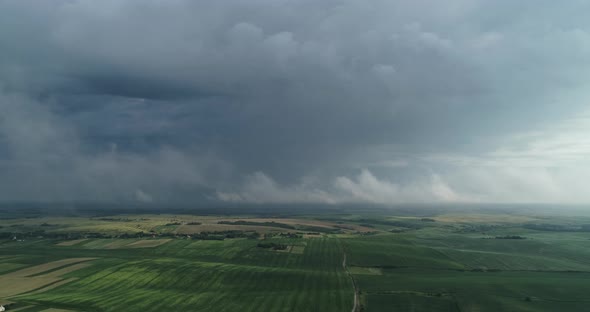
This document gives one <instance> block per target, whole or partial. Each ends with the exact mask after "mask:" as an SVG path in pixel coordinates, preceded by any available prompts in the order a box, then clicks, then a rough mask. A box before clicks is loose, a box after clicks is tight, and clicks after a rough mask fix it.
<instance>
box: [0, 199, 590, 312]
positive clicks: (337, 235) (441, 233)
mask: <svg viewBox="0 0 590 312" xmlns="http://www.w3.org/2000/svg"><path fill="white" fill-rule="evenodd" d="M290 213H291V215H280V216H277V215H276V214H277V213H276V211H271V212H270V213H260V212H250V213H243V214H233V215H231V216H228V215H223V216H221V215H215V214H211V213H208V214H202V215H199V214H198V211H196V212H194V213H186V212H182V213H178V214H155V213H152V212H150V213H141V214H138V213H136V214H130V213H125V214H123V213H121V214H116V213H113V214H111V215H108V216H100V217H97V216H95V215H88V214H90V213H87V214H85V213H77V214H75V215H67V214H62V215H46V214H43V213H37V214H33V213H29V214H26V215H18V214H15V213H14V212H4V214H2V212H0V216H4V218H1V219H0V220H1V223H0V234H1V235H2V237H3V239H1V240H0V304H5V305H6V306H7V307H8V311H11V310H18V311H24V312H27V311H29V312H31V311H56V310H50V309H57V310H61V311H160V310H163V309H166V310H171V311H240V312H241V311H357V312H360V311H584V310H585V309H586V307H587V305H588V304H590V297H588V295H587V294H588V293H589V292H590V261H589V259H590V231H587V229H588V227H586V225H588V224H590V218H588V216H586V215H584V214H583V213H580V215H579V216H576V217H572V216H557V215H551V214H549V215H547V214H531V213H529V212H526V213H525V212H523V213H521V214H513V213H506V212H502V211H496V210H489V211H488V210H486V211H480V210H478V211H471V210H464V211H460V212H457V211H456V210H448V209H442V208H439V209H428V210H415V211H409V212H408V211H406V210H395V209H366V210H362V209H352V208H342V209H326V210H318V211H312V212H310V211H308V210H302V211H301V212H299V213H293V211H290ZM220 221H221V222H220ZM187 228H190V229H193V230H194V231H188V232H187ZM199 229H200V230H199ZM220 229H222V230H220ZM355 293H356V294H357V295H356V296H355ZM355 297H357V298H358V300H355ZM355 302H356V305H355Z"/></svg>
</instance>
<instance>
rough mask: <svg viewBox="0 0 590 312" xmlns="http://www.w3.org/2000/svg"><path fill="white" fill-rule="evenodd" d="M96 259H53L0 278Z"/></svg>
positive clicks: (39, 271) (23, 275)
mask: <svg viewBox="0 0 590 312" xmlns="http://www.w3.org/2000/svg"><path fill="white" fill-rule="evenodd" d="M94 259H95V258H69V259H62V260H57V261H53V262H48V263H44V264H40V265H36V266H32V267H28V268H26V269H22V270H18V271H15V272H12V273H8V274H4V275H2V276H0V278H6V277H26V276H31V275H36V274H39V273H43V272H46V271H49V270H53V269H56V268H59V267H62V266H66V265H69V264H74V263H79V262H84V261H89V260H94Z"/></svg>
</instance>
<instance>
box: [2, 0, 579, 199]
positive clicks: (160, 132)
mask: <svg viewBox="0 0 590 312" xmlns="http://www.w3.org/2000/svg"><path fill="white" fill-rule="evenodd" d="M589 6H590V5H589V4H587V3H584V2H581V1H571V2H568V3H565V4H564V3H555V2H554V1H521V2H518V3H514V2H511V1H495V2H489V1H465V0H452V1H447V2H445V4H444V5H442V4H440V2H439V1H434V0H420V1H412V2H408V1H389V0H371V1H353V0H329V1H321V2H317V1H307V0H304V1H300V0H297V1H295V0H280V1H270V0H255V1H247V2H244V1H238V0H231V1H221V2H210V1H209V2H207V1H188V0H169V1H159V0H147V1H146V0H123V1H121V0H105V1H91V0H55V1H51V2H43V3H39V2H38V1H33V0H7V1H2V2H0V46H2V47H3V49H2V50H1V51H0V114H1V115H0V143H1V145H0V168H1V170H2V175H1V177H0V199H4V200H47V201H67V200H107V201H138V202H146V203H147V202H152V203H157V202H183V203H196V202H211V201H220V200H221V201H227V202H254V203H278V202H280V203H283V202H300V203H312V202H322V203H343V202H371V203H385V204H388V203H404V202H466V201H467V202H568V203H574V202H575V203H580V202H590V196H588V195H586V194H585V192H584V191H583V190H582V189H581V186H580V185H583V183H582V182H583V181H585V180H586V179H587V178H590V172H587V170H585V169H584V168H586V167H589V166H588V165H590V163H589V161H588V158H589V157H588V156H589V155H590V151H589V150H588V147H587V145H588V142H587V139H586V133H587V131H589V130H590V127H588V126H587V124H588V122H587V120H588V119H587V118H586V117H583V116H586V115H584V114H585V112H587V111H588V100H589V99H588V96H587V95H586V93H587V92H586V90H587V88H588V83H589V81H590V68H589V67H590V53H589V52H590V22H588V19H587V18H586V16H585V14H584V12H587V10H588V9H590V7H589Z"/></svg>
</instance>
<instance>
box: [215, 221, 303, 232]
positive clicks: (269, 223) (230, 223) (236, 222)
mask: <svg viewBox="0 0 590 312" xmlns="http://www.w3.org/2000/svg"><path fill="white" fill-rule="evenodd" d="M217 224H229V225H252V226H271V227H277V228H283V229H290V230H295V227H294V226H292V225H290V224H285V223H279V222H274V221H270V222H255V221H244V220H238V221H219V222H217Z"/></svg>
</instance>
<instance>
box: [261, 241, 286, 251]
mask: <svg viewBox="0 0 590 312" xmlns="http://www.w3.org/2000/svg"><path fill="white" fill-rule="evenodd" d="M256 246H257V247H259V248H265V249H269V248H270V249H272V250H285V249H287V247H288V246H287V245H285V244H277V243H268V242H263V243H258V245H256Z"/></svg>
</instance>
